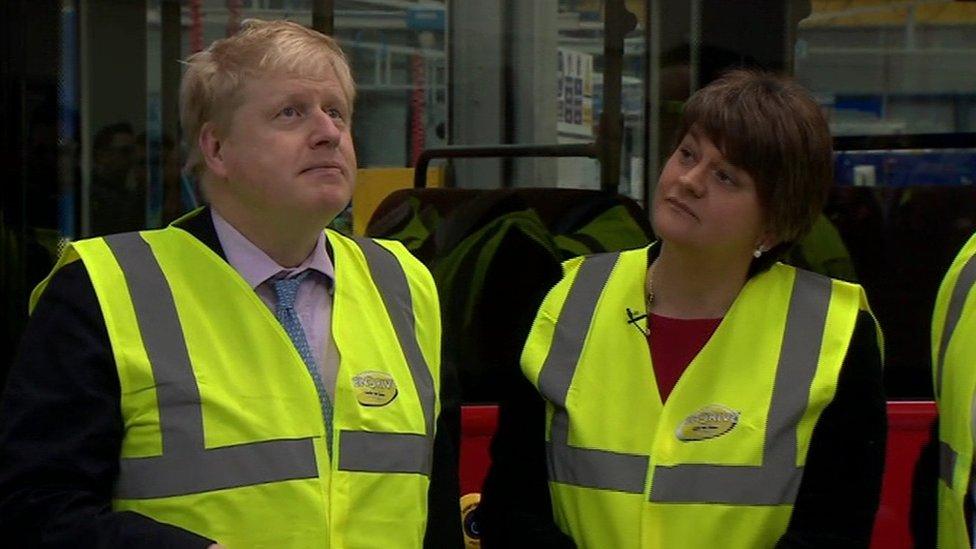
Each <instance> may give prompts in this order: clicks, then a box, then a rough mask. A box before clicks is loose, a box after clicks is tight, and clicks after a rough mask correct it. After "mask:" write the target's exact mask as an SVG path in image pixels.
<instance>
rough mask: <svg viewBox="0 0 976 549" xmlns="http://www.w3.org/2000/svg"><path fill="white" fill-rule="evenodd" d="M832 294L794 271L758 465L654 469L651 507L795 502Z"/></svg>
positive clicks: (817, 279) (819, 281) (825, 282)
mask: <svg viewBox="0 0 976 549" xmlns="http://www.w3.org/2000/svg"><path fill="white" fill-rule="evenodd" d="M831 289H832V285H831V281H830V279H829V278H827V277H824V276H821V275H818V274H814V273H811V272H808V271H802V270H799V269H797V271H796V278H795V280H794V282H793V292H792V295H791V297H790V305H789V310H788V313H787V316H786V328H785V330H784V333H783V344H782V346H781V347H780V356H779V364H778V365H777V367H776V380H775V382H774V384H773V395H772V399H771V401H770V403H769V413H768V414H767V416H766V434H765V442H764V444H763V459H762V465H760V466H739V465H698V464H689V465H677V466H674V467H664V466H660V465H658V466H657V467H655V468H654V481H653V483H652V485H651V494H650V498H649V499H650V501H657V502H668V503H728V504H738V505H781V504H791V503H793V502H794V501H795V500H796V494H797V491H798V490H799V487H800V480H801V479H802V478H803V468H802V467H797V465H796V444H797V440H796V428H797V427H796V426H797V425H798V424H799V422H800V419H802V418H803V415H804V413H805V412H806V409H807V405H808V403H809V395H810V388H811V387H812V385H813V377H814V374H816V372H817V362H818V360H819V358H820V347H821V345H822V343H823V334H824V329H825V328H826V322H827V309H828V307H829V306H830V294H831Z"/></svg>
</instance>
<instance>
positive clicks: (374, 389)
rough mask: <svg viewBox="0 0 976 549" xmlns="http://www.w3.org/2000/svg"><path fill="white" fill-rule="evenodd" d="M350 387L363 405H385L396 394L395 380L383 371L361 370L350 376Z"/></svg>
mask: <svg viewBox="0 0 976 549" xmlns="http://www.w3.org/2000/svg"><path fill="white" fill-rule="evenodd" d="M352 387H353V389H354V390H355V391H356V400H357V401H359V404H361V405H363V406H386V405H387V404H389V403H390V402H392V401H393V399H394V398H396V396H397V386H396V381H394V380H393V376H391V375H390V374H387V373H383V372H361V373H360V374H359V375H357V376H355V377H353V378H352Z"/></svg>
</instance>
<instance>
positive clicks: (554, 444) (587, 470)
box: [546, 409, 647, 494]
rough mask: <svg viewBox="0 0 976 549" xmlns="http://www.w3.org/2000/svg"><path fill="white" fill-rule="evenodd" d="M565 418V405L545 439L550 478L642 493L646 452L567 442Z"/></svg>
mask: <svg viewBox="0 0 976 549" xmlns="http://www.w3.org/2000/svg"><path fill="white" fill-rule="evenodd" d="M568 421H569V417H568V415H567V414H566V410H565V409H559V411H557V412H556V413H554V414H553V416H552V427H551V428H550V431H549V432H550V433H551V435H550V436H551V440H550V441H549V442H547V443H546V450H547V456H548V468H549V478H551V479H552V480H554V481H556V482H562V483H564V484H572V485H574V486H585V487H587V488H598V489H601V490H614V491H617V492H626V493H630V494H643V493H644V479H645V478H647V456H642V455H638V454H624V453H621V452H609V451H606V450H592V449H589V448H575V447H573V446H570V445H569V443H568V441H567V440H566V437H567V435H568V433H569V425H568V424H567V422H568Z"/></svg>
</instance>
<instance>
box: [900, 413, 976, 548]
mask: <svg viewBox="0 0 976 549" xmlns="http://www.w3.org/2000/svg"><path fill="white" fill-rule="evenodd" d="M938 486H939V418H938V417H936V418H935V419H934V420H932V425H930V426H929V441H928V442H927V443H926V444H925V446H923V447H922V451H921V452H920V454H919V456H918V461H917V462H915V473H914V476H913V477H912V507H911V513H910V515H909V521H910V524H911V531H912V537H914V538H915V549H934V548H935V542H936V538H937V537H938V521H939V513H938V506H939V488H938ZM972 499H973V498H972V497H971V494H967V497H966V500H965V501H966V502H967V503H969V502H971V501H972ZM968 506H969V505H967V507H968ZM966 516H967V519H968V518H969V517H970V516H972V515H971V514H967V515H966ZM968 522H969V521H968V520H967V523H968Z"/></svg>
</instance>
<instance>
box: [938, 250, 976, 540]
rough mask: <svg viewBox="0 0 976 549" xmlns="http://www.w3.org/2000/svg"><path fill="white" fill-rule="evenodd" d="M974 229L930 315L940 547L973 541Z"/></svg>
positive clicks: (975, 392)
mask: <svg viewBox="0 0 976 549" xmlns="http://www.w3.org/2000/svg"><path fill="white" fill-rule="evenodd" d="M974 285H976V235H974V236H973V237H972V238H970V239H969V242H967V243H966V245H965V246H963V248H962V251H960V252H959V255H958V256H956V259H955V261H953V262H952V265H951V266H950V267H949V272H948V273H946V276H945V279H943V281H942V285H941V286H940V287H939V294H938V297H936V300H935V313H934V314H933V315H932V370H933V372H932V375H933V382H934V385H935V400H936V404H937V405H938V407H939V450H940V452H939V453H940V459H939V480H938V483H939V485H938V492H939V499H938V504H939V506H938V509H939V529H938V532H939V534H938V535H939V538H938V539H939V543H938V546H939V547H940V549H955V548H957V547H958V548H963V547H965V548H967V549H968V548H969V547H972V541H971V540H970V539H969V533H968V529H967V527H966V517H965V513H964V511H963V504H964V503H965V501H964V500H965V498H966V492H967V491H969V488H970V483H971V482H972V478H971V475H970V473H971V471H972V466H973V430H974V429H976V423H974V417H973V406H976V291H973V287H974Z"/></svg>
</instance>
